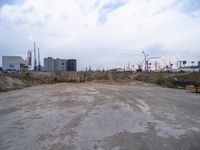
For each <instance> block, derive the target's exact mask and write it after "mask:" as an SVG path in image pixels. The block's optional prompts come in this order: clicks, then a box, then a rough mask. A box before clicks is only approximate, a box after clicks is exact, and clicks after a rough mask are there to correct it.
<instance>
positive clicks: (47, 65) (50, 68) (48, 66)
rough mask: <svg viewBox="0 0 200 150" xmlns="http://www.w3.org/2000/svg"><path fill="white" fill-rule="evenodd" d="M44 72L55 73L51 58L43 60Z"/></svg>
mask: <svg viewBox="0 0 200 150" xmlns="http://www.w3.org/2000/svg"><path fill="white" fill-rule="evenodd" d="M44 71H49V72H52V71H55V67H54V59H53V58H52V57H48V58H44Z"/></svg>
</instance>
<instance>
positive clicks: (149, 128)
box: [0, 83, 200, 150]
mask: <svg viewBox="0 0 200 150" xmlns="http://www.w3.org/2000/svg"><path fill="white" fill-rule="evenodd" d="M199 141H200V95H198V94H192V93H188V92H187V91H184V90H175V89H167V88H161V87H158V86H155V85H149V84H143V83H131V84H127V85H125V84H123V85H122V84H102V83H82V84H68V83H63V84H55V85H41V86H35V87H30V88H26V89H22V90H16V91H10V92H5V93H0V149H1V150H40V149H41V150H54V149H55V150H68V149H70V150H93V149H94V150H104V149H105V150H189V149H190V150H199V149H200V142H199Z"/></svg>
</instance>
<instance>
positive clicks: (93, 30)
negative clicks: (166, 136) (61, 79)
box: [0, 0, 200, 69]
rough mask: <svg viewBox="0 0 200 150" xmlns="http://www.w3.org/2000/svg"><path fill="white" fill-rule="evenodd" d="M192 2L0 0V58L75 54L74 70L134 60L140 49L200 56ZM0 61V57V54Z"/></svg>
mask: <svg viewBox="0 0 200 150" xmlns="http://www.w3.org/2000/svg"><path fill="white" fill-rule="evenodd" d="M199 39H200V1H198V0H167V1H159V2H158V1H157V0H142V1H141V0H101V1H100V0H76V1H66V0H60V1H59V3H58V1H56V0H20V1H17V0H6V1H5V0H0V43H1V44H0V56H2V55H20V56H23V57H24V58H25V57H26V55H27V51H28V50H29V49H33V41H35V42H36V43H37V46H38V47H39V48H40V50H41V60H42V64H43V58H44V57H54V58H57V57H58V58H75V59H77V60H78V69H84V68H86V67H88V66H91V67H92V68H98V67H99V66H100V65H102V64H103V65H105V66H116V67H117V66H120V65H124V64H128V63H130V64H138V63H139V62H140V61H142V60H143V54H142V51H143V50H145V52H146V53H148V54H149V55H151V56H161V57H162V59H166V60H168V61H176V60H180V59H182V60H188V61H191V60H194V61H199V60H200V42H199ZM0 65H1V58H0Z"/></svg>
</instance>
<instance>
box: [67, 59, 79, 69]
mask: <svg viewBox="0 0 200 150" xmlns="http://www.w3.org/2000/svg"><path fill="white" fill-rule="evenodd" d="M76 67H77V65H76V59H68V60H67V71H76V69H77V68H76Z"/></svg>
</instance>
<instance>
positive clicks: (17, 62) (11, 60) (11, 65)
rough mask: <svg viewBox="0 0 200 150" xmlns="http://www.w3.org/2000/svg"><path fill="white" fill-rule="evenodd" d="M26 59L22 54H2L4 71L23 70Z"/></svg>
mask: <svg viewBox="0 0 200 150" xmlns="http://www.w3.org/2000/svg"><path fill="white" fill-rule="evenodd" d="M24 66H25V60H24V59H23V58H22V57H20V56H2V70H3V71H22V70H23V69H24Z"/></svg>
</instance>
